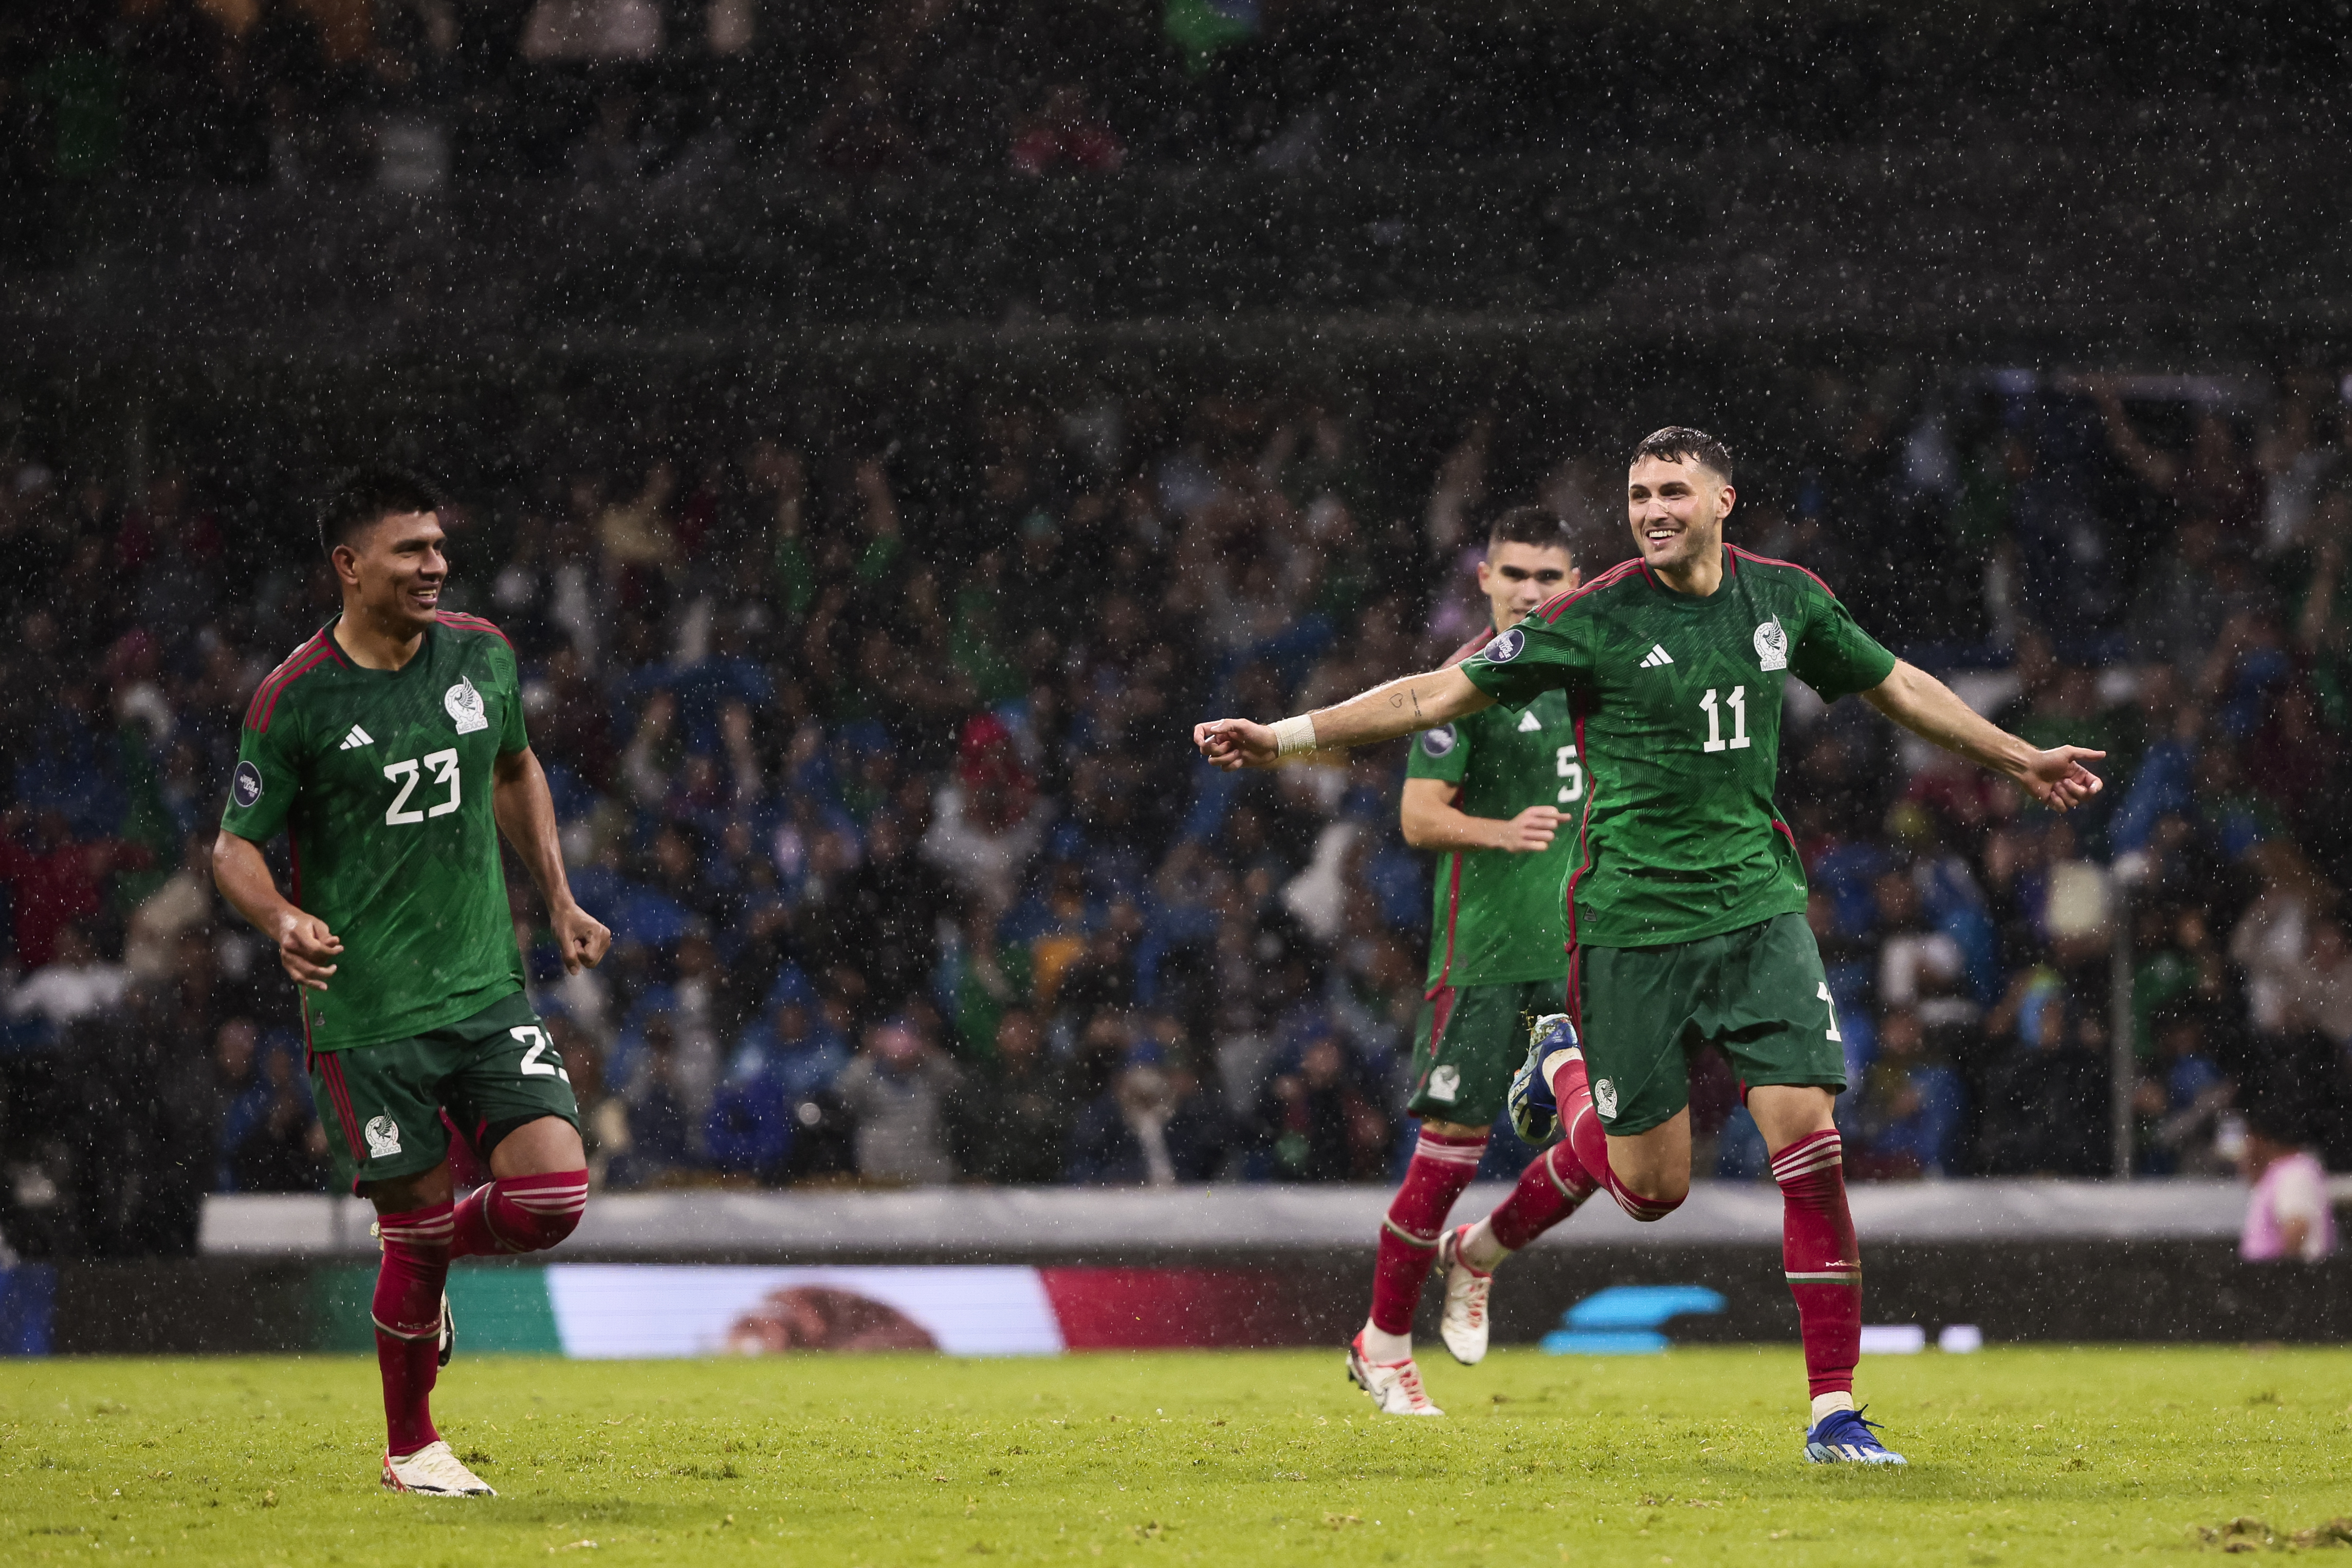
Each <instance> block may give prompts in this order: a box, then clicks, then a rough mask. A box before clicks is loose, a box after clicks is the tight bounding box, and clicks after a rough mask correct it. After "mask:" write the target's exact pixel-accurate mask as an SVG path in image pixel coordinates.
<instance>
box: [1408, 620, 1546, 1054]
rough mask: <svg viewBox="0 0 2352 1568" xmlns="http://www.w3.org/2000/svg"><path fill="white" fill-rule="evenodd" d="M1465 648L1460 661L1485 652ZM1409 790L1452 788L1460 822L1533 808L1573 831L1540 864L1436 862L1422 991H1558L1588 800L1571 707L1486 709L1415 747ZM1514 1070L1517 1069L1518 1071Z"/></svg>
mask: <svg viewBox="0 0 2352 1568" xmlns="http://www.w3.org/2000/svg"><path fill="white" fill-rule="evenodd" d="M1486 645H1487V644H1486V643H1485V642H1484V641H1481V642H1480V643H1474V644H1472V645H1471V646H1470V647H1468V648H1465V649H1464V650H1463V651H1462V653H1461V654H1456V655H1455V657H1456V658H1457V659H1458V658H1460V657H1462V656H1463V655H1464V654H1467V653H1472V652H1475V649H1477V648H1480V647H1484V646H1486ZM1405 777H1406V778H1408V779H1443V780H1444V782H1446V783H1448V784H1452V785H1455V786H1457V787H1458V789H1457V792H1456V794H1455V795H1454V807H1455V809H1456V810H1462V811H1465V812H1466V813H1468V814H1469V815H1471V816H1473V817H1491V818H1495V819H1496V820H1498V821H1508V820H1509V819H1510V818H1513V817H1516V816H1517V815H1518V814H1519V813H1520V812H1521V811H1524V810H1527V809H1528V807H1529V806H1554V807H1557V808H1559V812H1560V815H1561V816H1562V817H1564V818H1567V819H1569V821H1563V822H1562V823H1561V824H1560V829H1561V831H1559V832H1558V833H1556V834H1555V835H1553V838H1552V841H1551V848H1549V849H1548V850H1545V851H1542V852H1539V853H1537V854H1514V853H1512V852H1510V851H1508V850H1455V851H1454V852H1451V853H1449V854H1447V855H1446V856H1444V858H1443V859H1442V860H1440V861H1439V862H1437V885H1436V892H1435V894H1434V900H1435V907H1434V908H1433V911H1432V924H1431V925H1430V944H1429V981H1428V984H1429V989H1430V991H1431V992H1432V993H1434V992H1435V991H1436V990H1437V989H1438V988H1440V987H1441V986H1487V985H1503V984H1510V983H1514V982H1517V981H1520V980H1545V979H1549V980H1553V981H1558V980H1559V979H1560V978H1561V977H1563V976H1564V975H1565V974H1566V973H1567V969H1568V956H1567V951H1566V949H1567V944H1568V916H1567V912H1566V910H1565V908H1564V906H1563V905H1562V904H1561V901H1560V883H1561V882H1562V880H1563V879H1564V878H1566V876H1567V875H1568V873H1569V870H1570V866H1571V865H1572V864H1573V861H1572V859H1571V854H1572V852H1573V851H1574V849H1575V845H1576V841H1575V837H1574V835H1573V834H1572V833H1570V831H1568V829H1569V828H1570V824H1571V823H1572V822H1573V821H1574V819H1575V817H1576V814H1577V812H1578V810H1580V808H1581V805H1582V802H1583V800H1584V789H1585V784H1584V767H1583V764H1582V763H1581V761H1580V760H1579V758H1578V757H1577V754H1576V730H1575V727H1574V725H1573V724H1572V723H1571V721H1570V717H1569V711H1568V700H1567V698H1566V697H1564V696H1562V695H1560V694H1559V693H1558V692H1539V693H1538V694H1537V695H1536V696H1535V697H1534V699H1533V700H1532V701H1530V702H1528V705H1527V706H1526V709H1525V710H1524V711H1523V712H1517V713H1512V712H1507V711H1506V710H1504V709H1503V708H1500V707H1491V708H1487V709H1486V710H1484V711H1483V712H1479V713H1474V714H1472V715H1471V716H1469V717H1467V718H1465V719H1461V720H1458V721H1457V722H1455V723H1453V724H1449V725H1445V726H1443V727H1439V728H1436V729H1428V730H1423V732H1422V733H1421V734H1419V735H1417V736H1415V737H1413V739H1412V760H1411V761H1410V762H1408V763H1407V764H1406V765H1405ZM1511 1065H1512V1066H1513V1067H1517V1065H1518V1063H1517V1060H1516V1059H1514V1060H1513V1061H1512V1063H1511Z"/></svg>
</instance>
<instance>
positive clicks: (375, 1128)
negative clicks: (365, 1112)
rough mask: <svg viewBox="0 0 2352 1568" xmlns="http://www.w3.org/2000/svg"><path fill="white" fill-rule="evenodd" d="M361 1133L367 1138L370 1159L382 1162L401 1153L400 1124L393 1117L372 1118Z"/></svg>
mask: <svg viewBox="0 0 2352 1568" xmlns="http://www.w3.org/2000/svg"><path fill="white" fill-rule="evenodd" d="M361 1131H362V1133H364V1134H366V1137H367V1146H368V1158H370V1159H372V1160H380V1159H383V1157H384V1156H385V1155H396V1154H398V1153H400V1124H399V1123H397V1122H395V1121H394V1120H393V1119H392V1118H391V1117H389V1116H370V1117H369V1118H368V1124H367V1125H366V1126H365V1127H364V1128H362V1129H361Z"/></svg>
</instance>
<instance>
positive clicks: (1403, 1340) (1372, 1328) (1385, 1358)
mask: <svg viewBox="0 0 2352 1568" xmlns="http://www.w3.org/2000/svg"><path fill="white" fill-rule="evenodd" d="M1359 1343H1361V1344H1362V1345H1363V1347H1364V1359H1365V1360H1366V1361H1380V1362H1389V1361H1411V1360H1412V1335H1411V1334H1409V1333H1382V1332H1381V1330H1380V1328H1379V1327H1377V1326H1376V1325H1375V1324H1374V1323H1373V1322H1372V1320H1371V1319H1370V1318H1366V1319H1365V1320H1364V1333H1363V1336H1362V1338H1361V1339H1360V1341H1359Z"/></svg>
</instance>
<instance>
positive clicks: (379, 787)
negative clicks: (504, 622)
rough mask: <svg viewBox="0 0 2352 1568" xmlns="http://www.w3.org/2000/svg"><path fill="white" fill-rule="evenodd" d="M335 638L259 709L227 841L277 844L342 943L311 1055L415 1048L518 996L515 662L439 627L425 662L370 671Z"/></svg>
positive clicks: (314, 648) (314, 650) (297, 663)
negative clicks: (511, 888)
mask: <svg viewBox="0 0 2352 1568" xmlns="http://www.w3.org/2000/svg"><path fill="white" fill-rule="evenodd" d="M333 633H334V629H333V626H332V624H330V625H328V626H327V627H325V628H322V629H321V630H320V632H318V633H317V634H316V635H315V636H313V637H311V638H310V641H309V642H307V643H303V644H302V645H301V646H300V647H299V648H297V649H296V650H295V651H294V654H293V656H292V657H291V658H289V659H288V660H287V661H286V662H285V663H284V664H280V665H278V668H277V669H276V670H274V671H272V672H271V673H270V674H269V677H268V679H267V680H265V681H263V682H262V683H261V686H260V689H259V690H257V691H256V692H255V693H254V695H253V701H252V703H251V704H250V705H249V706H247V709H246V715H245V734H244V737H243V739H242V742H241V743H240V745H239V746H238V747H237V762H236V775H235V776H234V777H233V778H232V779H231V780H230V783H229V801H228V808H227V810H226V811H225V812H224V813H223V814H222V816H221V826H222V827H223V828H225V829H226V830H227V831H230V832H232V833H235V834H236V835H237V836H238V837H239V838H243V839H250V840H253V841H256V842H260V841H265V840H267V839H268V838H269V837H270V836H271V835H273V834H274V833H276V832H277V831H278V830H279V829H280V828H284V829H285V830H286V831H287V834H288V836H289V840H290V841H291V844H292V848H293V874H294V889H293V897H294V902H295V904H297V905H298V906H299V907H300V908H302V909H304V910H306V911H308V912H309V913H310V914H312V915H317V916H318V917H319V918H320V919H321V920H323V921H325V922H326V923H327V928H328V929H329V930H331V931H332V932H333V933H334V934H335V935H336V936H340V937H341V938H342V943H343V950H342V952H341V955H339V956H337V958H336V959H335V964H336V971H335V973H334V974H333V975H332V976H331V977H329V978H328V980H327V989H326V990H325V991H324V992H319V991H313V990H310V989H307V988H306V989H305V990H304V991H303V993H302V1005H303V1022H304V1025H305V1028H306V1031H307V1033H308V1036H309V1039H310V1048H311V1049H312V1050H314V1051H340V1050H343V1049H346V1048H348V1047H352V1046H364V1045H373V1044H377V1043H380V1042H382V1041H384V1040H401V1039H404V1038H406V1037H408V1036H411V1035H415V1034H422V1033H424V1032H425V1030H432V1029H438V1028H440V1027H441V1026H443V1025H445V1024H449V1023H455V1022H457V1020H459V1019H466V1018H470V1017H472V1016H473V1015H474V1014H476V1013H478V1012H480V1011H481V1010H482V1009H484V1008H487V1007H488V1006H489V1005H490V1004H491V1003H492V1002H495V1001H498V1000H499V999H500V998H503V997H507V996H510V995H512V994H513V993H514V992H516V991H519V990H520V989H522V983H523V976H522V955H521V953H520V951H519V950H518V949H517V947H516V946H515V936H514V925H513V921H512V918H511V916H510V915H509V913H508V908H507V887H506V873H505V872H504V870H503V869H502V868H501V867H500V865H499V828H498V822H497V820H496V819H495V818H494V816H493V815H492V813H491V810H490V803H491V786H492V783H493V781H494V780H493V775H492V768H493V767H494V766H495V764H496V763H497V761H498V759H499V758H501V757H504V756H508V755H509V754H511V753H513V752H517V751H520V750H521V749H523V747H526V746H528V745H530V740H529V739H528V737H526V736H525V734H524V730H523V714H522V692H521V689H520V680H519V677H518V674H517V671H516V667H515V655H514V649H513V648H512V647H511V646H509V643H508V642H507V640H506V637H505V635H504V634H503V633H502V632H499V629H498V628H497V627H495V626H493V625H491V624H490V623H489V622H487V621H482V620H478V619H476V618H475V617H473V616H470V615H459V614H456V613H452V612H444V613H443V614H442V615H441V617H440V619H439V621H438V622H436V624H434V625H433V626H431V627H430V628H428V629H427V630H426V632H425V642H424V645H423V646H422V647H421V648H419V649H418V650H417V653H416V655H415V657H414V658H412V659H410V660H409V662H408V663H407V664H406V665H404V667H402V668H401V669H398V670H370V669H365V668H362V667H361V666H360V665H358V664H353V663H352V660H351V657H350V655H349V654H347V653H344V652H343V651H342V649H341V647H339V646H338V645H337V644H336V642H335V639H334V634H333Z"/></svg>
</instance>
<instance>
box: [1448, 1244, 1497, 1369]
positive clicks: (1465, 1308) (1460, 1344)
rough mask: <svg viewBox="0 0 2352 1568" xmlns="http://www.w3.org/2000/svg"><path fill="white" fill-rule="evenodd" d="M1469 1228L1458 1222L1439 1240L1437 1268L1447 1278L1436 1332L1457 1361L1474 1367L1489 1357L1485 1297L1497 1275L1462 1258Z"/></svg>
mask: <svg viewBox="0 0 2352 1568" xmlns="http://www.w3.org/2000/svg"><path fill="white" fill-rule="evenodd" d="M1467 1229H1469V1227H1468V1226H1466V1225H1457V1226H1455V1227H1454V1228H1453V1229H1451V1230H1449V1231H1447V1232H1446V1233H1445V1234H1444V1236H1442V1237H1440V1238H1439V1239H1438V1242H1437V1269H1438V1272H1439V1273H1440V1274H1441V1275H1443V1276H1444V1280H1445V1312H1444V1315H1443V1316H1441V1317H1440V1318H1439V1319H1438V1320H1437V1332H1438V1333H1439V1335H1440V1336H1441V1337H1442V1338H1443V1339H1444V1341H1445V1348H1446V1349H1447V1350H1450V1351H1452V1352H1453V1353H1454V1360H1456V1361H1458V1362H1460V1363H1461V1364H1463V1365H1465V1366H1475V1365H1477V1364H1479V1363H1480V1362H1482V1361H1484V1360H1486V1298H1487V1296H1488V1295H1490V1294H1492V1293H1493V1291H1494V1289H1495V1276H1494V1273H1493V1271H1492V1270H1488V1271H1487V1272H1486V1273H1483V1274H1482V1273H1480V1272H1479V1271H1478V1270H1475V1269H1473V1268H1472V1267H1470V1265H1469V1264H1467V1263H1465V1262H1464V1261H1462V1233H1463V1232H1464V1231H1465V1230H1467Z"/></svg>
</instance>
